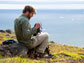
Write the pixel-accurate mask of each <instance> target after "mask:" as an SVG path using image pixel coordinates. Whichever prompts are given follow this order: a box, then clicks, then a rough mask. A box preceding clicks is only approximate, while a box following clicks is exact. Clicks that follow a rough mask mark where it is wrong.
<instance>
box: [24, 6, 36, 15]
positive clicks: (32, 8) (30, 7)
mask: <svg viewBox="0 0 84 63" xmlns="http://www.w3.org/2000/svg"><path fill="white" fill-rule="evenodd" d="M27 11H29V12H30V13H31V12H34V13H35V14H36V10H35V8H34V7H33V6H31V5H26V6H25V7H24V9H23V13H25V12H27Z"/></svg>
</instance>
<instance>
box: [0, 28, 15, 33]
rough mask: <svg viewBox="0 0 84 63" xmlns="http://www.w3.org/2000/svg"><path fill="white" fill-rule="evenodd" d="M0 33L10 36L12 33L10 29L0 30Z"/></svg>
mask: <svg viewBox="0 0 84 63" xmlns="http://www.w3.org/2000/svg"><path fill="white" fill-rule="evenodd" d="M0 32H2V33H6V32H7V33H10V34H13V33H14V32H13V31H12V30H11V29H7V30H0Z"/></svg>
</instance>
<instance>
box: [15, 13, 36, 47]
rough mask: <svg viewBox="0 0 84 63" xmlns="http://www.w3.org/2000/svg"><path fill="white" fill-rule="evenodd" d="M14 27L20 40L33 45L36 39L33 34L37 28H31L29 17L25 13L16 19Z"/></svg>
mask: <svg viewBox="0 0 84 63" xmlns="http://www.w3.org/2000/svg"><path fill="white" fill-rule="evenodd" d="M14 29H15V34H16V38H17V40H18V42H20V43H24V44H25V45H27V46H28V45H32V43H33V42H34V41H35V39H34V38H33V37H34V36H33V34H34V33H35V32H36V28H35V27H33V28H31V25H30V23H29V19H28V18H27V16H24V15H23V14H22V15H21V16H19V17H18V18H16V19H15V21H14Z"/></svg>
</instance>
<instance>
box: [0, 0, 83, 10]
mask: <svg viewBox="0 0 84 63" xmlns="http://www.w3.org/2000/svg"><path fill="white" fill-rule="evenodd" d="M28 4H32V5H34V6H35V7H36V9H84V0H53V1H52V0H0V9H23V7H24V6H25V5H28Z"/></svg>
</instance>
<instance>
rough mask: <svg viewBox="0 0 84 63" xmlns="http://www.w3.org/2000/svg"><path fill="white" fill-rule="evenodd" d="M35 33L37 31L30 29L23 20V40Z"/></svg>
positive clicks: (27, 23)
mask: <svg viewBox="0 0 84 63" xmlns="http://www.w3.org/2000/svg"><path fill="white" fill-rule="evenodd" d="M36 31H37V30H36V28H35V27H33V28H31V27H30V24H29V22H28V21H26V20H24V21H23V22H22V33H23V37H24V38H30V37H31V36H32V35H33V34H34V33H35V32H36Z"/></svg>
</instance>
